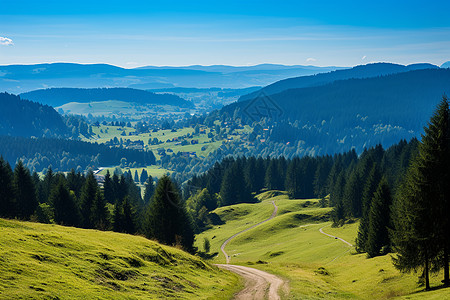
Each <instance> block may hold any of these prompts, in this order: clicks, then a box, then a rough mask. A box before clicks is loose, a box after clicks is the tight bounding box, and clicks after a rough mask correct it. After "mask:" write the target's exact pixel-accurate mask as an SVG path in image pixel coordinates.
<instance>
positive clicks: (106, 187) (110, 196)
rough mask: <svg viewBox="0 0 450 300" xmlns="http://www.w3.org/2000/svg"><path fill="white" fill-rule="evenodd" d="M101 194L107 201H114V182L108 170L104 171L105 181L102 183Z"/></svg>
mask: <svg viewBox="0 0 450 300" xmlns="http://www.w3.org/2000/svg"><path fill="white" fill-rule="evenodd" d="M103 195H104V197H105V201H106V202H107V203H114V201H115V195H114V184H113V181H112V179H111V174H110V173H109V170H107V171H106V175H105V182H104V183H103Z"/></svg>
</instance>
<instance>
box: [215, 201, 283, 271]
mask: <svg viewBox="0 0 450 300" xmlns="http://www.w3.org/2000/svg"><path fill="white" fill-rule="evenodd" d="M272 204H273V207H274V209H273V213H272V215H271V216H270V217H269V218H268V219H266V220H264V221H262V222H259V223H258V224H255V225H253V226H251V227H249V228H247V229H244V230H242V231H240V232H238V233H236V234H234V235H232V236H231V237H229V238H228V239H227V240H226V241H225V242H224V243H223V244H222V246H220V250H222V253H223V255H225V258H226V260H227V264H229V263H230V260H231V257H230V256H229V255H228V254H227V253H226V252H225V246H226V245H227V244H228V243H229V242H230V241H231V240H232V239H234V238H235V237H237V236H238V235H240V234H242V233H244V232H247V231H249V230H250V229H253V228H255V227H256V226H259V225H261V224H264V223H266V222H267V221H270V220H272V219H273V218H275V216H276V215H277V212H278V206H276V204H275V201H272Z"/></svg>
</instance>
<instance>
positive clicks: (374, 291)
mask: <svg viewBox="0 0 450 300" xmlns="http://www.w3.org/2000/svg"><path fill="white" fill-rule="evenodd" d="M258 197H259V199H260V200H262V201H261V202H260V203H257V204H239V205H233V206H229V207H221V208H219V209H217V210H215V211H214V212H215V213H217V214H218V215H219V216H220V217H221V219H222V220H223V221H224V222H225V224H222V225H220V226H214V228H212V229H210V230H207V231H205V232H203V233H202V234H200V235H199V236H198V237H197V241H198V246H199V247H201V245H200V244H201V242H202V241H203V238H205V237H207V238H209V239H210V241H211V251H213V252H219V253H220V245H221V244H222V242H223V241H224V240H226V239H227V238H228V237H230V236H231V235H232V234H234V233H236V232H238V231H240V230H242V229H244V227H249V226H251V225H252V224H254V223H258V222H259V221H261V220H263V219H266V218H267V217H269V216H270V214H271V213H272V209H273V207H272V205H271V201H273V200H275V202H276V204H277V205H278V207H279V210H278V215H277V217H275V218H274V219H273V220H271V221H269V222H267V223H265V224H263V225H261V226H258V227H256V228H254V229H252V230H250V231H248V232H246V233H244V234H242V235H240V236H238V237H236V239H234V240H232V241H231V242H230V243H229V244H228V245H227V247H226V251H227V253H228V254H229V255H231V256H232V259H231V263H233V264H243V265H249V266H252V267H255V268H258V269H262V270H265V271H268V272H271V273H273V274H277V275H279V276H281V277H284V278H286V279H287V280H288V281H289V285H290V293H289V295H288V296H285V298H287V299H323V298H326V299H328V298H331V299H333V298H338V299H341V298H357V299H368V298H370V299H387V298H393V297H405V299H409V298H411V299H419V298H427V299H428V298H429V299H449V298H450V289H448V288H447V289H438V290H435V291H432V292H423V287H419V286H418V284H417V282H418V275H419V274H401V273H400V272H398V271H397V270H396V269H395V268H394V267H393V265H392V261H391V256H390V255H385V256H381V257H376V258H372V259H367V258H366V255H365V254H357V253H356V252H355V250H354V248H353V247H349V246H348V245H346V244H344V243H343V242H341V241H339V240H336V239H334V238H331V237H328V236H325V235H323V234H321V233H320V232H319V229H320V228H323V231H324V232H326V233H328V234H331V235H335V236H339V237H341V238H343V239H345V240H347V241H348V242H350V243H352V244H354V240H355V237H356V234H357V229H358V225H359V223H353V224H346V225H344V226H343V227H340V228H332V227H331V223H330V222H329V221H328V220H327V218H328V216H329V214H330V208H321V207H320V206H319V203H318V200H317V199H309V200H289V199H288V197H287V196H286V195H285V194H283V193H280V192H273V191H270V192H266V193H263V194H261V195H259V196H258ZM229 212H231V213H229ZM244 225H247V226H244ZM213 237H214V239H213ZM214 261H216V262H224V261H225V259H224V257H223V255H222V254H221V253H220V254H219V255H218V256H217V257H215V258H214ZM441 279H442V274H435V275H434V276H432V286H439V285H440V280H441Z"/></svg>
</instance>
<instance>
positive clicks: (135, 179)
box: [134, 170, 139, 183]
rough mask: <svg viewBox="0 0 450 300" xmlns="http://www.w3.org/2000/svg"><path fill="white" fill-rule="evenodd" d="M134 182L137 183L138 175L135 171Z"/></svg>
mask: <svg viewBox="0 0 450 300" xmlns="http://www.w3.org/2000/svg"><path fill="white" fill-rule="evenodd" d="M134 182H137V183H139V174H138V171H137V170H135V171H134Z"/></svg>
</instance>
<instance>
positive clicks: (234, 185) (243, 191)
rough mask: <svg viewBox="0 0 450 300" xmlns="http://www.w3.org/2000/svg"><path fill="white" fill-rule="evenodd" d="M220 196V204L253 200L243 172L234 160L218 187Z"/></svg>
mask: <svg viewBox="0 0 450 300" xmlns="http://www.w3.org/2000/svg"><path fill="white" fill-rule="evenodd" d="M220 197H221V199H222V200H221V201H222V205H232V204H236V203H245V202H252V201H253V197H252V195H251V193H250V190H249V189H248V187H247V185H246V183H245V180H244V173H243V172H242V169H241V168H240V167H239V165H238V164H237V163H236V162H235V163H233V164H232V165H231V166H230V167H229V168H228V169H226V171H225V175H224V176H223V180H222V186H221V188H220Z"/></svg>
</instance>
